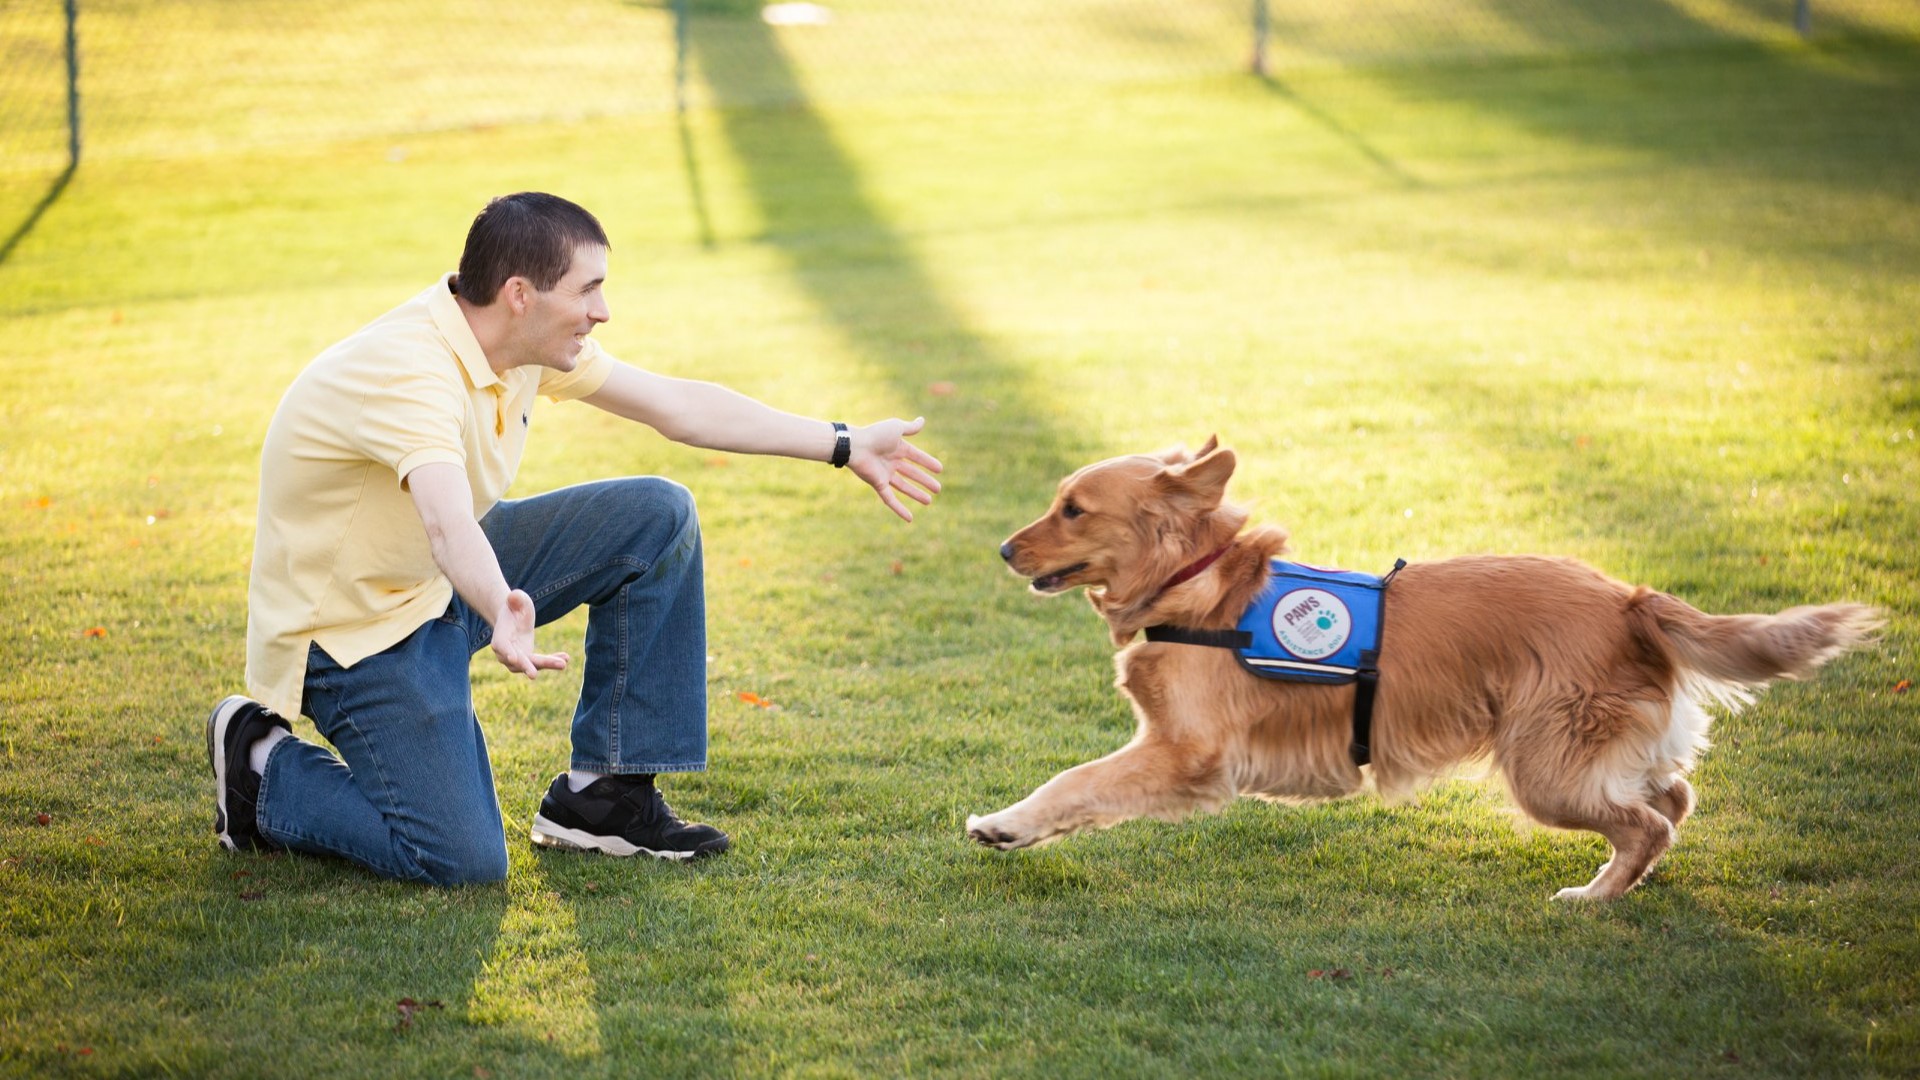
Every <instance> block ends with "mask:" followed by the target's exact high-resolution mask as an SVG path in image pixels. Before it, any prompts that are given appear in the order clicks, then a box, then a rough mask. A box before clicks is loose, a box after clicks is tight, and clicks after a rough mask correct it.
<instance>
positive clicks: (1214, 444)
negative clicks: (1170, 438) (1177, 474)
mask: <svg viewBox="0 0 1920 1080" xmlns="http://www.w3.org/2000/svg"><path fill="white" fill-rule="evenodd" d="M1219 446H1220V438H1219V436H1217V435H1209V436H1207V442H1206V445H1204V446H1202V447H1201V448H1200V449H1198V450H1191V451H1190V450H1188V449H1187V444H1186V443H1181V444H1180V445H1179V446H1170V447H1168V448H1166V449H1165V450H1162V451H1160V452H1159V453H1157V454H1149V455H1148V456H1149V457H1157V458H1159V459H1160V460H1161V461H1163V462H1165V463H1166V464H1168V465H1186V464H1190V463H1191V462H1194V461H1197V460H1198V459H1200V458H1203V457H1206V456H1207V455H1208V454H1211V453H1213V452H1214V450H1215V449H1217V448H1218V447H1219Z"/></svg>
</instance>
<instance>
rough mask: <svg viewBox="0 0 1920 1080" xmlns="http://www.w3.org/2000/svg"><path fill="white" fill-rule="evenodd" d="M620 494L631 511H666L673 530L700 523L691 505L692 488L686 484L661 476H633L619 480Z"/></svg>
mask: <svg viewBox="0 0 1920 1080" xmlns="http://www.w3.org/2000/svg"><path fill="white" fill-rule="evenodd" d="M620 487H621V494H622V495H623V496H624V499H625V501H626V503H627V506H626V510H627V511H628V512H629V513H630V514H632V515H634V517H633V518H629V520H635V519H637V518H638V517H639V516H640V515H646V514H658V515H665V516H667V517H668V518H670V519H671V520H672V521H673V523H674V526H675V528H674V531H675V533H681V532H685V531H686V530H687V529H697V528H699V527H700V515H699V511H698V510H696V509H695V508H694V505H693V492H691V491H688V490H687V488H686V485H684V484H681V483H679V482H677V481H674V480H669V479H667V478H666V477H664V476H635V477H631V478H629V479H627V480H624V481H622V482H621V484H620Z"/></svg>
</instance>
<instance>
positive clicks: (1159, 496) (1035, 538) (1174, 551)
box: [1000, 438, 1246, 611]
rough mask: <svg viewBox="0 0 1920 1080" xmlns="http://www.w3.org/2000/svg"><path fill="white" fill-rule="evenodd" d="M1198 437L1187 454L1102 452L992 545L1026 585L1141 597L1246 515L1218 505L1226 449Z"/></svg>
mask: <svg viewBox="0 0 1920 1080" xmlns="http://www.w3.org/2000/svg"><path fill="white" fill-rule="evenodd" d="M1218 445H1219V444H1218V442H1217V441H1216V440H1215V439H1213V438H1208V439H1207V442H1206V445H1204V446H1202V447H1201V448H1200V449H1199V451H1197V452H1195V453H1188V452H1187V450H1186V449H1185V448H1184V447H1176V448H1174V449H1172V450H1167V451H1164V452H1162V453H1159V454H1137V455H1132V456H1129V457H1117V458H1110V459H1108V460H1106V461H1101V462H1097V463H1095V464H1093V465H1088V466H1087V467H1086V468H1084V469H1081V470H1080V471H1078V472H1076V473H1074V474H1073V475H1072V476H1069V477H1067V478H1066V479H1065V480H1062V481H1061V482H1060V488H1059V491H1058V492H1057V493H1056V494H1055V495H1054V498H1053V506H1052V507H1051V508H1049V509H1048V511H1047V513H1046V515H1045V516H1044V517H1042V518H1040V519H1039V520H1038V521H1035V522H1034V523H1033V524H1031V525H1028V526H1027V527H1026V528H1024V529H1021V530H1020V531H1019V532H1017V533H1014V534H1013V535H1012V536H1011V537H1009V538H1008V539H1007V542H1006V543H1004V544H1001V545H1000V557H1001V558H1003V559H1005V560H1006V561H1007V565H1008V566H1009V567H1011V568H1012V569H1013V571H1014V573H1016V574H1019V575H1020V576H1021V577H1024V578H1027V579H1029V580H1030V581H1031V582H1032V584H1033V591H1035V592H1037V593H1042V594H1051V593H1059V592H1064V591H1066V590H1068V589H1071V588H1073V587H1075V586H1078V585H1085V586H1089V587H1090V588H1091V589H1093V590H1097V591H1098V595H1097V596H1096V594H1095V593H1089V595H1090V596H1096V599H1095V606H1096V607H1098V608H1101V609H1102V610H1103V611H1105V610H1107V609H1108V608H1111V607H1118V606H1126V605H1132V604H1139V603H1143V602H1146V601H1148V600H1150V599H1151V598H1152V597H1153V595H1154V594H1156V593H1157V592H1158V591H1159V589H1160V587H1161V586H1162V585H1163V584H1164V583H1165V582H1166V581H1167V579H1168V578H1169V577H1171V576H1172V575H1174V574H1176V573H1178V572H1179V570H1180V569H1181V568H1182V567H1184V566H1186V565H1187V564H1189V563H1191V562H1192V561H1193V560H1194V559H1195V558H1197V557H1198V556H1200V555H1204V554H1206V553H1207V552H1208V551H1211V550H1213V549H1214V548H1215V547H1218V546H1219V545H1221V544H1224V543H1226V542H1227V541H1228V540H1230V539H1232V537H1233V535H1234V534H1235V533H1237V532H1238V531H1239V529H1240V527H1241V526H1242V525H1244V524H1245V523H1246V513H1245V512H1244V511H1241V510H1239V509H1238V508H1236V507H1231V506H1227V505H1225V504H1223V503H1222V501H1221V500H1222V497H1223V496H1224V494H1225V493H1226V488H1227V480H1228V479H1229V478H1230V477H1232V475H1233V467H1234V457H1233V451H1231V450H1222V449H1219V448H1218Z"/></svg>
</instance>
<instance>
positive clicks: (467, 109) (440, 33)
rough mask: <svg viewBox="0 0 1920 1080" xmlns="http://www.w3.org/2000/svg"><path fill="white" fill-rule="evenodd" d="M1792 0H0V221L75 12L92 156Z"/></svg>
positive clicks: (1648, 42)
mask: <svg viewBox="0 0 1920 1080" xmlns="http://www.w3.org/2000/svg"><path fill="white" fill-rule="evenodd" d="M1795 2H1796V0H1611V2H1608V3H1605V4H1600V3H1591V2H1586V0H971V2H969V3H966V4H954V3H950V2H946V3H938V2H934V0H821V2H817V3H816V2H774V3H762V2H761V0H546V2H544V3H540V4H526V3H519V2H507V0H406V2H395V0H337V2H330V3H324V4H316V3H312V2H311V0H0V231H4V230H6V229H8V228H10V227H11V226H12V223H13V222H15V221H17V220H19V219H20V218H21V216H22V215H23V214H25V213H27V212H28V209H29V208H31V207H32V206H33V203H34V200H35V199H42V198H44V197H45V193H46V191H47V190H48V187H49V185H50V183H53V182H54V179H55V178H56V177H63V175H64V173H63V170H66V169H68V168H69V167H70V147H69V134H70V121H71V120H72V118H73V116H72V112H71V109H70V107H69V106H70V102H69V90H70V82H69V78H68V76H69V61H70V54H69V50H68V47H67V36H68V31H69V20H68V12H69V10H72V11H74V12H75V13H76V15H77V18H76V20H75V21H74V22H73V23H72V28H73V29H74V30H75V31H76V35H75V37H76V41H77V46H78V48H77V55H76V56H74V57H73V58H74V59H77V62H78V81H77V86H74V87H72V88H73V89H77V95H76V97H77V102H78V109H79V117H78V119H79V124H78V130H79V133H80V147H81V156H82V157H83V158H84V159H86V160H99V159H103V158H123V157H129V156H133V157H168V156H179V155H203V154H213V153H221V152H228V151H233V150H245V149H252V148H259V147H266V146H273V145H284V144H294V143H313V142H324V141H328V140H339V139H359V138H379V137H390V136H393V135H399V134H408V133H417V132H424V131H434V130H449V129H461V128H475V127H485V126H489V125H500V124H516V123H529V122H540V121H568V120H580V119H587V118H592V117H602V116H610V115H623V114H632V113H638V112H646V111H658V110H668V109H674V108H682V107H684V108H705V107H716V106H718V107H750V106H770V105H771V106H777V105H792V104H794V103H797V102H836V101H846V100H849V99H858V98H871V97H887V98H897V97H901V96H904V95H912V94H926V93H943V94H955V93H958V94H971V93H983V94H1045V93H1048V92H1051V91H1055V90H1058V89H1059V88H1061V87H1066V86H1078V85H1087V84H1098V83H1112V82H1139V81H1148V80H1164V79H1187V78H1195V77H1207V76H1221V77H1225V76H1228V75H1231V74H1233V73H1236V72H1246V71H1248V70H1250V69H1251V68H1252V67H1254V66H1255V65H1256V64H1264V66H1265V68H1266V69H1267V70H1268V71H1270V72H1273V73H1276V74H1279V75H1282V76H1284V75H1286V74H1288V73H1290V72H1302V71H1308V70H1323V69H1329V68H1346V67H1364V66H1369V65H1383V64H1412V63H1435V62H1441V63H1474V62H1485V61H1488V60H1491V59H1497V58H1502V57H1513V56H1543V57H1546V56H1563V55H1582V54H1597V53H1606V52H1620V51H1640V50H1657V49H1670V48H1681V47H1698V46H1702V45H1711V44H1713V43H1717V42H1728V43H1739V42H1749V43H1770V42H1771V43H1785V42H1790V41H1792V40H1794V39H1795V37H1796V35H1797V31H1796V27H1795V14H1796V13H1795ZM1802 6H1803V7H1804V0H1803V4H1802ZM1806 14H1807V12H1804V11H1803V12H1802V15H1803V17H1804V16H1805V15H1806ZM1810 14H1811V22H1810V24H1809V30H1810V33H1811V34H1812V35H1813V36H1815V37H1820V36H1843V35H1844V36H1859V35H1885V36H1899V37H1902V38H1913V37H1916V36H1920V3H1915V2H1913V0H1812V8H1811V12H1810ZM55 190H56V192H57V188H56V189H55Z"/></svg>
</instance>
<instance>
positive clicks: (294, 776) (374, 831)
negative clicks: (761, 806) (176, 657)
mask: <svg viewBox="0 0 1920 1080" xmlns="http://www.w3.org/2000/svg"><path fill="white" fill-rule="evenodd" d="M480 527H481V528H482V529H483V530H484V531H485V532H486V534H487V540H488V542H489V543H491V544H492V545H493V550H494V553H495V554H496V555H497V556H498V557H499V560H500V569H501V571H502V572H503V573H504V574H505V576H506V579H507V583H508V584H509V585H511V586H513V587H514V588H517V589H524V590H525V591H526V592H527V594H528V595H529V596H531V597H532V598H533V603H534V608H535V611H536V615H535V618H536V620H537V621H538V622H539V623H541V624H545V623H549V622H552V621H553V620H555V619H557V618H559V617H560V616H562V615H565V614H566V613H568V612H569V611H572V610H573V609H575V608H577V607H579V606H580V605H582V604H586V605H587V606H588V615H587V650H586V651H587V656H586V673H585V676H584V683H583V685H582V687H581V690H580V702H579V705H578V706H577V707H576V708H575V710H574V714H573V759H572V766H573V767H574V768H577V769H589V770H592V771H595V772H604V773H661V772H692V771H699V770H702V769H705V768H706V764H707V641H706V636H707V626H706V598H705V593H704V591H703V589H704V583H703V580H702V565H701V557H700V524H699V520H698V518H697V517H696V516H695V514H694V508H693V496H692V495H690V494H688V492H687V489H686V488H683V487H681V486H680V485H679V484H676V483H674V482H673V481H671V480H664V479H661V478H659V477H636V478H628V479H620V480H605V481H601V482H599V483H593V484H581V485H579V486H577V487H570V488H563V489H561V490H559V491H554V492H550V493H548V494H545V495H536V496H534V497H532V498H529V499H515V500H510V501H506V502H501V503H499V504H497V505H496V506H495V507H494V508H493V509H492V510H491V511H490V512H489V513H488V514H487V516H486V517H485V518H484V519H482V520H481V522H480ZM492 637H493V631H492V628H491V627H490V626H489V625H488V624H487V621H486V620H485V619H484V618H482V617H481V616H480V614H479V613H478V612H475V611H473V610H472V609H471V608H470V607H468V606H467V604H466V602H465V601H463V600H461V599H460V598H459V597H458V596H456V597H454V600H453V602H452V603H451V604H450V605H448V607H447V611H446V614H444V615H442V616H441V617H440V618H438V619H435V620H433V621H432V622H429V623H427V624H426V625H424V626H422V627H420V628H419V629H417V630H415V631H414V632H413V633H412V634H410V635H409V636H408V637H407V638H406V639H405V640H403V641H401V642H399V643H398V644H396V645H394V646H393V647H392V648H390V649H387V650H386V651H385V652H381V653H377V654H375V655H373V656H369V657H367V658H366V659H364V660H362V661H360V662H359V663H357V664H355V665H353V666H352V667H351V668H347V667H342V666H341V665H340V664H338V663H336V662H335V661H334V659H333V658H332V657H331V656H328V655H327V654H326V652H325V651H324V650H322V649H321V648H320V647H319V646H318V645H315V646H313V647H312V650H311V652H310V654H309V656H308V660H307V678H306V691H305V698H304V700H303V702H302V704H301V711H302V712H304V713H306V714H307V715H308V716H310V717H312V718H313V723H314V727H315V728H316V729H318V730H319V732H320V734H321V735H323V736H325V737H326V738H327V740H328V741H329V742H331V743H333V745H334V746H335V747H336V748H338V750H339V756H337V757H336V756H335V755H334V754H331V753H329V752H327V750H326V749H324V748H323V747H320V746H317V745H315V744H313V743H309V742H303V741H301V740H298V739H283V740H281V741H280V743H279V744H277V745H276V746H275V747H274V749H273V753H272V754H271V755H269V756H268V758H267V764H266V771H265V774H264V775H263V776H262V778H261V782H260V801H259V825H260V831H261V832H263V833H265V834H266V835H267V836H268V837H269V838H271V839H273V840H275V841H278V842H279V843H281V844H284V845H286V846H287V847H289V848H292V849H294V850H296V851H310V852H318V853H324V854H329V855H338V856H341V857H343V858H347V859H351V860H352V861H354V862H357V863H359V864H361V865H362V866H365V867H368V868H369V869H371V870H373V871H374V872H376V873H379V874H382V875H385V876H387V877H393V878H404V879H411V880H418V881H427V882H433V883H435V884H441V885H453V884H461V883H467V882H477V881H499V880H501V879H503V878H505V877H506V874H507V847H506V837H505V832H504V826H503V825H502V823H501V817H500V804H499V800H498V798H497V797H496V796H495V795H494V790H493V769H492V766H491V765H490V764H489V763H488V760H487V742H486V737H485V735H483V734H482V733H481V730H480V720H479V718H478V717H477V716H475V715H474V711H473V693H472V687H471V686H470V684H469V682H468V674H467V672H468V661H469V658H470V657H471V656H472V655H473V654H474V653H475V652H478V651H479V650H481V649H484V648H486V647H487V645H488V643H489V642H490V641H491V640H492ZM546 677H548V678H551V677H552V675H548V676H546Z"/></svg>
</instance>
